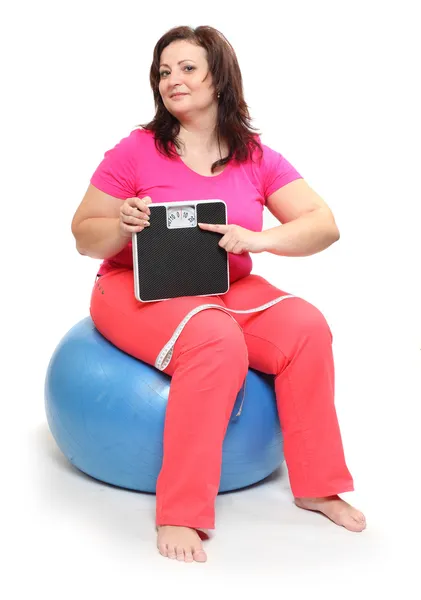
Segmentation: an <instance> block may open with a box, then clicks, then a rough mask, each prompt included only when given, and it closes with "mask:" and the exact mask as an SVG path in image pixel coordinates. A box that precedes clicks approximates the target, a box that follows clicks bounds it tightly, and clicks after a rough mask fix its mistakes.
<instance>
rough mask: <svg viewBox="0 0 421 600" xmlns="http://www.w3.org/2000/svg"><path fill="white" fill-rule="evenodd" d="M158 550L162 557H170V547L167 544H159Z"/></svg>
mask: <svg viewBox="0 0 421 600" xmlns="http://www.w3.org/2000/svg"><path fill="white" fill-rule="evenodd" d="M158 550H159V553H160V554H162V556H168V546H167V544H159V545H158Z"/></svg>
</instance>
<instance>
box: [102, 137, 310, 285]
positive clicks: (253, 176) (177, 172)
mask: <svg viewBox="0 0 421 600" xmlns="http://www.w3.org/2000/svg"><path fill="white" fill-rule="evenodd" d="M257 139H258V140H259V141H260V138H259V137H257ZM260 143H261V142H260ZM261 145H262V148H263V158H262V161H261V162H260V164H259V161H258V158H259V155H258V154H257V162H253V161H252V160H248V161H247V162H243V163H240V162H237V161H230V162H229V163H228V164H227V165H226V167H225V169H224V171H223V172H222V173H220V174H219V175H215V176H206V175H199V174H198V173H196V172H195V171H193V170H192V169H190V168H189V167H188V166H187V165H185V164H184V162H183V161H182V159H181V158H180V157H179V156H177V157H176V158H173V159H170V158H167V157H166V156H164V155H162V154H161V153H160V152H158V150H157V149H156V147H155V140H154V135H153V133H152V132H149V131H146V130H143V129H134V130H133V131H132V132H131V133H130V134H129V135H128V136H127V137H125V138H123V139H122V140H121V141H120V142H119V143H118V144H116V146H114V148H112V149H110V150H108V151H107V152H105V155H104V158H103V160H102V161H101V163H100V164H99V165H98V167H97V169H96V170H95V172H94V174H93V176H92V178H91V184H92V185H93V186H95V187H96V188H98V189H99V190H101V191H103V192H105V193H106V194H109V195H110V196H114V197H116V198H121V199H122V200H125V199H126V198H132V197H135V196H137V197H138V198H143V197H145V196H150V197H151V199H152V202H153V203H157V202H184V201H186V200H210V199H214V198H217V199H220V200H224V201H225V202H226V204H227V217H228V223H229V224H236V225H240V226H241V227H245V228H247V229H250V230H252V231H262V224H263V207H264V205H265V203H266V200H267V198H268V197H269V196H270V195H271V194H272V193H273V192H275V191H276V190H278V189H279V188H281V187H283V186H284V185H286V184H287V183H290V182H291V181H293V180H295V179H299V178H301V175H300V174H299V173H298V171H296V170H295V168H294V167H293V166H292V165H291V164H290V163H289V162H288V161H287V160H286V158H284V157H283V156H282V155H281V154H279V153H278V152H276V151H275V150H272V149H271V148H269V147H268V146H265V145H264V144H261ZM255 152H257V150H256V151H255ZM228 260H229V270H230V281H231V283H232V282H234V281H236V280H237V279H240V278H242V277H245V276H246V275H249V274H250V272H251V270H252V266H253V265H252V260H251V257H250V254H249V253H248V252H247V253H243V254H232V253H229V257H228ZM121 266H133V257H132V243H131V241H129V242H128V244H127V246H126V247H125V248H123V250H121V252H119V253H118V254H116V255H115V256H113V257H111V258H108V259H106V260H104V261H103V262H102V264H101V266H100V269H99V274H104V273H106V272H108V271H109V270H110V269H113V268H116V267H121Z"/></svg>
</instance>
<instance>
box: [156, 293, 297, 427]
mask: <svg viewBox="0 0 421 600" xmlns="http://www.w3.org/2000/svg"><path fill="white" fill-rule="evenodd" d="M287 298H296V296H293V295H292V294H288V295H285V296H280V297H279V298H276V299H275V300H271V301H270V302H267V303H266V304H263V305H262V306H258V307H257V308H251V309H248V310H234V309H230V308H225V307H224V306H220V305H219V304H202V305H201V306H196V308H194V309H193V310H191V311H190V312H189V313H188V314H187V315H186V316H185V317H184V319H183V320H182V321H181V323H180V324H179V326H178V327H177V329H176V330H175V331H174V333H173V335H172V337H171V339H170V340H169V341H168V342H167V343H166V344H165V346H164V347H163V348H162V350H161V352H160V353H159V354H158V357H157V359H156V361H155V367H156V368H157V369H159V370H160V371H164V370H165V369H166V368H167V366H168V365H169V363H170V361H171V358H172V355H173V351H174V346H175V342H176V341H177V339H178V338H179V336H180V334H181V332H182V331H183V329H184V327H185V326H186V325H187V323H188V322H189V321H190V319H191V318H192V317H194V315H197V313H199V312H201V311H202V310H207V309H208V308H216V309H218V310H222V311H224V312H225V313H227V314H228V315H229V316H230V317H231V318H232V320H233V321H234V322H235V323H237V321H236V320H235V319H234V317H233V316H232V315H230V314H229V313H230V312H232V313H236V314H247V313H255V312H261V311H262V310H266V309H267V308H270V307H271V306H274V305H275V304H278V302H282V300H286V299H287ZM237 325H238V326H239V327H240V329H241V326H240V325H239V324H238V323H237ZM241 330H242V329H241ZM245 388H246V386H245V382H244V387H243V399H242V402H241V406H240V409H239V411H238V413H237V415H236V416H237V417H238V416H240V414H241V411H242V409H243V402H244V397H245V393H246V389H245Z"/></svg>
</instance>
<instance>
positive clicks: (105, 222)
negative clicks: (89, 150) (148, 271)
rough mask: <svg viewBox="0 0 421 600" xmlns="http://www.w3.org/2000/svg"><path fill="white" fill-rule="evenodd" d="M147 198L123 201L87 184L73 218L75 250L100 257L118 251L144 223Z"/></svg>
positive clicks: (149, 200)
mask: <svg viewBox="0 0 421 600" xmlns="http://www.w3.org/2000/svg"><path fill="white" fill-rule="evenodd" d="M150 202H151V199H150V198H149V197H146V198H142V199H140V198H127V200H124V201H123V200H121V199H120V198H114V196H110V195H109V194H106V193H105V192H102V191H101V190H99V189H98V188H96V187H94V186H93V185H92V184H90V185H89V187H88V189H87V191H86V194H85V196H84V198H83V200H82V202H81V203H80V205H79V207H78V209H77V210H76V212H75V215H74V217H73V220H72V233H73V235H74V237H75V240H76V248H77V251H78V252H79V253H80V254H83V255H86V256H90V257H91V258H100V259H106V258H110V257H111V256H114V255H115V254H118V253H119V252H120V251H121V250H122V249H123V248H124V247H125V246H126V245H127V244H128V242H129V241H130V240H131V237H132V234H133V233H136V232H138V231H142V230H143V229H144V228H145V227H147V225H146V223H147V220H148V218H149V217H148V215H149V213H150V210H149V208H148V204H150Z"/></svg>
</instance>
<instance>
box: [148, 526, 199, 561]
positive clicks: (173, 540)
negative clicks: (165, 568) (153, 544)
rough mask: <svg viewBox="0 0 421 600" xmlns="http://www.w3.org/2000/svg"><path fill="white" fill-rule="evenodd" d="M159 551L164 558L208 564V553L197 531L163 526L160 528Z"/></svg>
mask: <svg viewBox="0 0 421 600" xmlns="http://www.w3.org/2000/svg"><path fill="white" fill-rule="evenodd" d="M157 546H158V550H159V552H160V554H162V556H166V557H168V558H176V559H177V560H180V561H181V560H183V561H184V562H193V561H197V562H206V560H207V556H206V552H205V551H204V550H203V547H202V541H201V539H200V536H199V534H198V533H197V531H196V530H195V529H190V527H175V526H173V525H162V526H160V527H158V542H157Z"/></svg>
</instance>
